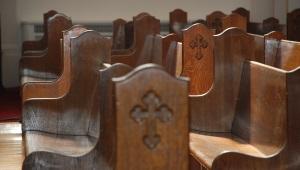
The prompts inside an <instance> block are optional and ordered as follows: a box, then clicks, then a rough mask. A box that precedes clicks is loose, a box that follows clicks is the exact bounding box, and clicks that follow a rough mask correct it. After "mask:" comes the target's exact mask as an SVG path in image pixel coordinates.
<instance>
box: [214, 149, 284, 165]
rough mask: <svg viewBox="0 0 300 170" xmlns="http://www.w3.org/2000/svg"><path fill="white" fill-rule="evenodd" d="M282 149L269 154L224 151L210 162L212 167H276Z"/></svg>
mask: <svg viewBox="0 0 300 170" xmlns="http://www.w3.org/2000/svg"><path fill="white" fill-rule="evenodd" d="M281 153H282V149H281V150H279V151H278V152H277V153H276V154H273V155H269V156H253V155H247V154H244V153H238V152H225V153H223V154H221V155H219V156H218V157H217V158H216V159H215V160H214V161H213V164H212V169H231V170H240V169H276V168H278V167H280V164H282V162H280V161H278V159H279V157H280V154H281Z"/></svg>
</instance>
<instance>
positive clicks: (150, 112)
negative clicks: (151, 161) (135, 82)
mask: <svg viewBox="0 0 300 170" xmlns="http://www.w3.org/2000/svg"><path fill="white" fill-rule="evenodd" d="M142 101H143V103H144V105H145V106H146V108H143V107H141V106H135V107H134V109H133V110H132V112H131V116H132V118H133V119H134V120H135V121H136V122H137V123H139V124H141V125H142V124H143V123H144V122H146V134H145V135H144V137H143V141H144V144H145V145H146V146H147V147H148V148H149V149H151V150H152V149H155V148H156V146H157V145H158V144H159V143H160V140H161V139H160V135H159V134H157V129H156V126H157V120H159V121H160V122H162V123H165V122H168V121H170V120H171V117H172V112H171V111H170V109H169V108H168V106H166V105H163V104H162V103H161V101H160V99H159V97H158V96H157V95H156V94H155V93H154V92H152V91H150V92H148V93H147V94H146V95H145V96H144V97H143V98H142Z"/></svg>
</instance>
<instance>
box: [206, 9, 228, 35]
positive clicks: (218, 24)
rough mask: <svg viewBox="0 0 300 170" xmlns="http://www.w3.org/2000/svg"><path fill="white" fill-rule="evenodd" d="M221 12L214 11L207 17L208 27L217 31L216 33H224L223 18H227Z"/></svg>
mask: <svg viewBox="0 0 300 170" xmlns="http://www.w3.org/2000/svg"><path fill="white" fill-rule="evenodd" d="M225 16H226V14H224V13H223V12H221V11H214V12H212V13H211V14H209V15H207V16H206V21H207V26H208V27H209V28H211V29H215V30H216V33H217V34H218V33H220V32H222V27H223V26H222V18H223V17H225Z"/></svg>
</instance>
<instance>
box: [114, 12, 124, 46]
mask: <svg viewBox="0 0 300 170" xmlns="http://www.w3.org/2000/svg"><path fill="white" fill-rule="evenodd" d="M125 24H126V21H125V20H123V19H121V18H119V19H116V20H114V21H113V37H112V39H113V47H112V49H125V48H126V37H125Z"/></svg>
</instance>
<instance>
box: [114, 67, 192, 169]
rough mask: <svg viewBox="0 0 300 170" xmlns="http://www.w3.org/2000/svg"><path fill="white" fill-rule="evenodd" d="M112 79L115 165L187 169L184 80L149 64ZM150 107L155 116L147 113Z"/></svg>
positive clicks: (186, 118)
mask: <svg viewBox="0 0 300 170" xmlns="http://www.w3.org/2000/svg"><path fill="white" fill-rule="evenodd" d="M113 81H114V82H115V89H116V91H115V99H116V104H117V105H115V107H116V124H117V129H116V137H117V143H116V147H117V153H116V159H117V160H118V161H117V162H116V169H120V170H122V169H132V170H140V169H145V170H148V169H161V170H165V169H174V170H175V169H180V170H184V169H188V154H189V152H188V142H189V138H188V130H189V128H188V119H189V115H188V110H187V109H188V107H187V105H186V104H187V102H188V99H187V95H188V89H187V81H184V80H178V79H175V78H173V77H172V76H170V75H169V74H168V73H166V72H165V71H164V70H163V69H162V68H160V67H157V66H153V65H152V64H147V65H143V66H140V67H138V68H137V69H135V70H134V71H133V72H131V73H130V74H129V75H126V76H124V77H121V78H118V79H117V78H114V79H113ZM129 95H130V96H131V98H130V100H128V96H129ZM171 96H172V97H171ZM153 102H154V103H153ZM138 108H142V110H139V109H138ZM153 109H155V110H156V111H155V115H156V116H155V117H152V116H153V115H152V116H150V115H151V113H153V112H152V111H153ZM135 111H136V112H135ZM140 111H142V112H140ZM166 113H168V116H166V115H165V114H166ZM148 114H149V115H148ZM143 115H145V117H144V118H143ZM147 115H148V116H147ZM136 116H137V117H136ZM139 116H142V117H139ZM128 141H130V142H128ZM152 144H153V145H152ZM137 151H138V152H137ZM129 155H130V156H129ZM140 158H143V159H140ZM166 158H168V159H166ZM137 159H138V160H140V161H138V162H137V161H136V160H137Z"/></svg>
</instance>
